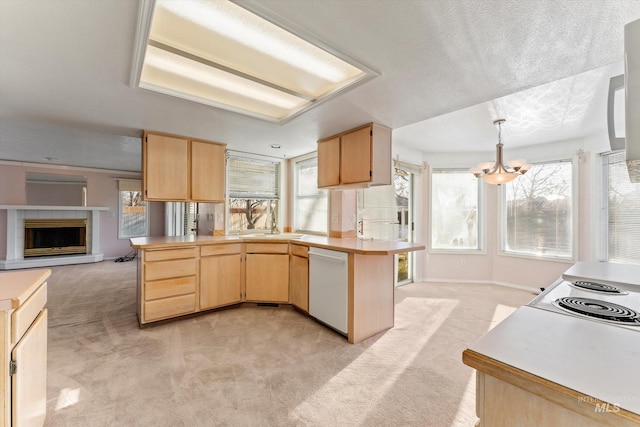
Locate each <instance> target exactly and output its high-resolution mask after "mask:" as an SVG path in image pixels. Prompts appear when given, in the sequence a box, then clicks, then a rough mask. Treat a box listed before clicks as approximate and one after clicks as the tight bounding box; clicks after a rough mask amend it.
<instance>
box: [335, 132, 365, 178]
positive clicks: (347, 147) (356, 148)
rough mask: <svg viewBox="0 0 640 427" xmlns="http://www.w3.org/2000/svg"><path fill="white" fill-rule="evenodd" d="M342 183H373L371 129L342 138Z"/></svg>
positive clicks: (345, 135) (348, 134)
mask: <svg viewBox="0 0 640 427" xmlns="http://www.w3.org/2000/svg"><path fill="white" fill-rule="evenodd" d="M340 181H341V184H354V183H358V182H369V181H371V127H370V126H367V127H366V128H362V129H360V130H356V131H354V132H351V133H347V134H344V135H342V137H341V138H340Z"/></svg>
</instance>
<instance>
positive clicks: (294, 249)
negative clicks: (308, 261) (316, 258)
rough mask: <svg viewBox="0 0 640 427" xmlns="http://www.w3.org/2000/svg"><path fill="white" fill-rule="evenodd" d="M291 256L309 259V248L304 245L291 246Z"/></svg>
mask: <svg viewBox="0 0 640 427" xmlns="http://www.w3.org/2000/svg"><path fill="white" fill-rule="evenodd" d="M291 255H296V256H301V257H305V258H308V257H309V247H308V246H302V245H291Z"/></svg>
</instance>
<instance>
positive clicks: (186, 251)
mask: <svg viewBox="0 0 640 427" xmlns="http://www.w3.org/2000/svg"><path fill="white" fill-rule="evenodd" d="M195 256H196V248H195V246H190V247H188V248H176V249H162V250H146V251H144V260H145V261H164V260H168V259H178V258H195Z"/></svg>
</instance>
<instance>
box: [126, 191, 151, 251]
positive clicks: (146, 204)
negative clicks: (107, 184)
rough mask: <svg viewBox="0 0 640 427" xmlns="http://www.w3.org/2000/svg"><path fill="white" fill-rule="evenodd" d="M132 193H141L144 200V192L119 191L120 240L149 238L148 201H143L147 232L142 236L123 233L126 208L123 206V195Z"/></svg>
mask: <svg viewBox="0 0 640 427" xmlns="http://www.w3.org/2000/svg"><path fill="white" fill-rule="evenodd" d="M132 192H138V193H140V197H141V198H142V190H120V189H118V240H127V239H131V238H134V237H146V236H149V230H150V224H149V222H150V215H149V202H148V201H146V200H142V203H143V204H144V206H145V216H144V222H145V231H144V234H142V235H135V236H134V235H126V234H124V233H123V229H122V221H123V219H124V215H123V214H124V212H123V208H124V206H123V205H122V193H132Z"/></svg>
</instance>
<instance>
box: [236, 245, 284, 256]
mask: <svg viewBox="0 0 640 427" xmlns="http://www.w3.org/2000/svg"><path fill="white" fill-rule="evenodd" d="M245 248H246V251H247V253H248V254H288V253H289V244H288V243H246V246H245Z"/></svg>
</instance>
